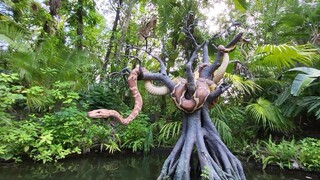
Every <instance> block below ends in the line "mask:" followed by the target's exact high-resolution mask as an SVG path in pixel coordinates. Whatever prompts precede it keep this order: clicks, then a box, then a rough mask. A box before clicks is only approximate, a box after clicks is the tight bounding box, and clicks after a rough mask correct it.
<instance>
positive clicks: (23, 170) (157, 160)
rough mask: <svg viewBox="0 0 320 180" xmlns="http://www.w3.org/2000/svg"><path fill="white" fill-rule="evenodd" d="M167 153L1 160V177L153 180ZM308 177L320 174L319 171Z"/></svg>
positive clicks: (250, 173)
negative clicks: (49, 161)
mask: <svg viewBox="0 0 320 180" xmlns="http://www.w3.org/2000/svg"><path fill="white" fill-rule="evenodd" d="M167 156H168V153H164V154H163V153H161V154H159V153H157V154H151V155H147V156H143V155H127V154H126V155H117V156H106V155H102V154H90V155H85V156H80V157H77V158H70V159H67V160H63V161H60V162H59V163H52V164H39V163H34V162H23V163H21V164H1V165H0V179H1V180H12V179H24V180H25V179H26V180H28V179H32V180H33V179H64V180H65V179H66V180H68V179H70V180H71V179H72V180H73V179H85V180H100V179H101V180H102V179H103V180H105V179H107V180H149V179H150V180H152V179H156V178H157V177H158V174H159V172H160V170H161V167H162V164H163V162H164V161H165V159H166V157H167ZM245 172H246V176H247V179H248V180H280V179H291V180H299V179H307V178H306V175H305V174H299V173H297V172H294V173H288V172H286V173H284V172H282V171H279V170H273V171H266V172H263V171H261V170H260V169H257V168H256V167H255V166H254V165H252V164H245ZM308 177H311V178H312V179H316V178H319V176H318V177H315V175H313V176H312V175H310V176H308Z"/></svg>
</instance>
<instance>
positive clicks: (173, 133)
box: [160, 121, 182, 139]
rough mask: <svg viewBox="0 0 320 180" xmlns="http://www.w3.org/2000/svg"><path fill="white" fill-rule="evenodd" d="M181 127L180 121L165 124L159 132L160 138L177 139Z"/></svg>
mask: <svg viewBox="0 0 320 180" xmlns="http://www.w3.org/2000/svg"><path fill="white" fill-rule="evenodd" d="M181 126H182V122H181V121H176V122H170V123H167V124H165V125H164V126H163V127H162V128H161V130H160V138H163V139H169V138H172V137H177V136H178V135H179V134H180V133H181Z"/></svg>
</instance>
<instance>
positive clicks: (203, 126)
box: [158, 106, 246, 180]
mask: <svg viewBox="0 0 320 180" xmlns="http://www.w3.org/2000/svg"><path fill="white" fill-rule="evenodd" d="M194 147H195V149H196V152H197V155H198V159H199V163H200V168H201V172H202V174H204V175H205V176H206V177H207V178H209V179H217V180H220V179H221V180H224V179H237V180H238V179H241V180H242V179H246V178H245V175H244V172H243V168H242V165H241V163H240V161H239V160H238V159H237V158H236V157H235V156H234V155H233V154H232V153H231V152H230V151H229V149H228V148H227V147H226V145H225V144H224V143H223V142H222V140H221V139H220V136H219V134H218V132H217V130H216V128H215V127H214V125H213V123H212V122H211V120H210V117H209V113H208V108H207V106H205V107H203V108H202V109H200V110H198V111H196V112H194V113H192V114H185V116H184V118H183V127H182V134H181V136H180V138H179V140H178V142H177V143H176V145H175V147H174V148H173V150H172V152H171V154H170V155H169V157H168V158H167V159H166V161H165V162H164V164H163V167H162V170H161V173H160V176H159V177H158V180H160V179H176V180H189V179H191V177H190V172H191V171H190V167H191V164H190V163H191V162H190V159H191V155H192V152H193V150H194ZM199 177H200V174H199Z"/></svg>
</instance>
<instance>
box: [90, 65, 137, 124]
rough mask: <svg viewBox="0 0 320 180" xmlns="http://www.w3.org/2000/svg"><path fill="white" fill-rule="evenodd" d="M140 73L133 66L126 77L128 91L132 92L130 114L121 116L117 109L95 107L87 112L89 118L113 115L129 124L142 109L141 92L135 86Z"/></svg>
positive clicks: (123, 122)
mask: <svg viewBox="0 0 320 180" xmlns="http://www.w3.org/2000/svg"><path fill="white" fill-rule="evenodd" d="M139 74H140V71H139V68H138V67H137V68H135V69H134V70H132V71H131V73H130V75H129V77H128V80H127V82H128V85H129V87H130V91H131V93H132V96H133V98H134V107H133V110H132V112H131V114H130V115H129V116H128V117H127V118H123V117H122V116H121V115H120V114H119V113H118V112H117V111H115V110H108V109H97V110H93V111H90V112H88V117H91V118H108V117H114V118H115V119H117V120H118V121H119V122H120V123H121V124H129V123H130V122H131V121H132V120H133V119H134V118H136V117H137V116H138V114H139V112H140V111H141V109H142V104H143V102H142V98H141V94H140V93H139V91H138V88H137V79H138V76H139Z"/></svg>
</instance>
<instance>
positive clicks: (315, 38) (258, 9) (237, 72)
mask: <svg viewBox="0 0 320 180" xmlns="http://www.w3.org/2000/svg"><path fill="white" fill-rule="evenodd" d="M224 2H225V4H226V7H227V9H228V11H226V12H223V13H221V14H218V15H216V16H215V17H208V16H207V14H205V10H211V11H212V9H210V8H212V7H216V5H217V3H216V1H200V0H188V1H185V3H181V1H178V0H159V1H157V0H151V1H138V0H136V1H127V0H114V1H108V2H98V1H94V0H88V1H82V0H74V1H70V0H68V1H56V0H47V1H44V2H41V3H40V2H39V1H34V0H32V1H30V0H20V1H14V0H12V1H11V0H4V1H1V2H0V125H1V126H0V158H1V159H2V160H15V161H20V160H21V159H22V158H23V157H29V158H32V159H34V160H36V161H42V162H44V163H45V162H50V161H57V160H59V159H63V158H65V157H67V156H68V155H72V154H77V153H80V154H83V153H87V152H90V151H106V152H108V153H115V152H117V151H122V150H126V149H129V150H131V151H133V152H136V151H145V152H148V151H150V150H152V148H154V147H170V146H172V145H174V144H175V142H176V141H177V138H178V137H179V135H180V133H181V124H182V122H181V121H180V119H181V117H182V112H180V111H179V110H177V108H176V107H175V105H174V103H173V102H172V101H171V99H170V98H169V97H155V96H152V95H149V94H148V93H147V92H146V90H145V89H144V88H143V84H142V83H141V84H140V83H139V90H140V93H141V94H142V97H143V100H144V107H143V111H142V113H141V114H140V115H139V116H138V118H137V119H135V120H134V121H133V122H132V123H131V124H129V125H128V126H126V127H123V126H121V125H118V123H116V122H114V121H113V120H112V119H110V118H109V119H107V120H95V119H89V118H87V117H86V112H87V111H89V110H92V109H98V108H107V109H115V110H117V111H119V112H122V113H123V115H127V114H130V112H131V107H132V105H133V101H132V98H131V96H130V91H129V90H128V88H127V84H126V81H125V77H126V76H125V74H117V73H114V72H120V71H121V70H122V69H123V68H126V67H128V68H129V69H132V68H133V67H134V66H135V65H136V64H137V61H135V60H134V58H132V57H133V56H137V57H139V58H140V59H143V61H142V64H143V66H145V67H147V68H148V69H150V70H152V71H158V70H159V65H158V63H157V62H155V61H154V60H153V59H152V57H151V56H150V54H155V55H157V56H159V57H161V58H162V59H165V63H166V65H167V66H166V67H167V69H166V71H167V72H168V73H169V74H170V75H171V76H175V77H177V76H179V75H183V74H182V73H183V72H184V71H183V69H184V67H181V66H182V65H183V64H184V62H183V59H188V57H190V55H191V52H192V51H191V50H192V48H193V47H192V43H190V42H191V41H190V39H188V38H187V37H186V36H185V34H184V33H183V32H182V31H181V27H182V26H183V22H184V18H185V17H186V15H187V13H190V12H192V14H193V15H194V16H193V17H192V18H194V19H193V20H195V22H196V25H197V26H196V27H194V28H193V29H192V31H193V33H194V36H195V37H196V38H197V40H199V41H201V40H203V39H206V38H208V37H209V36H210V35H212V34H217V36H219V38H217V39H216V40H215V42H213V43H214V44H215V45H219V44H220V43H221V44H223V43H225V42H228V40H230V37H232V36H233V35H235V34H236V31H242V32H244V33H245V36H246V38H248V39H250V43H249V45H245V46H239V47H237V49H236V50H235V51H234V52H232V53H230V59H231V63H230V65H229V68H228V73H227V75H226V76H225V81H226V82H228V83H230V84H231V86H230V88H229V89H228V91H227V92H226V93H225V94H224V95H223V97H221V98H220V99H219V104H218V105H216V106H214V107H213V108H212V109H211V110H210V115H211V119H212V121H213V123H214V124H215V126H216V128H217V130H218V131H219V133H220V136H221V138H222V139H223V140H224V142H225V143H226V144H227V145H228V147H230V149H231V150H233V151H234V152H236V153H238V154H239V155H246V156H249V155H251V156H252V157H253V158H254V159H256V160H258V161H259V162H261V163H262V165H263V167H265V166H267V165H269V164H277V165H279V166H280V167H287V168H295V167H299V168H303V169H307V170H320V165H319V162H320V160H319V158H317V157H316V156H315V155H317V154H319V152H318V149H319V138H320V135H319V134H317V133H316V132H319V127H320V125H319V124H320V88H319V87H320V73H319V72H320V56H319V45H320V24H319V19H320V4H319V2H317V1H314V0H306V1H298V0H289V1H284V0H263V1H253V2H252V3H250V4H248V3H246V1H243V0H226V1H224ZM101 3H102V4H101ZM102 7H104V8H102ZM106 17H107V18H106ZM212 18H213V19H212ZM208 22H210V23H212V24H216V27H218V28H219V30H216V31H215V32H211V31H212V30H211V28H212V27H211V26H209V25H208ZM235 22H237V23H240V24H241V26H235V27H234V28H230V29H228V27H229V24H231V23H235ZM142 35H143V36H142ZM146 37H147V38H146ZM146 39H147V40H146ZM146 44H147V45H148V47H149V48H150V53H149V52H144V51H141V50H140V48H141V47H145V46H146ZM209 56H210V59H211V61H213V60H214V58H215V57H214V51H213V48H212V47H209ZM156 83H157V82H156ZM239 127H241V128H239ZM269 137H272V138H269ZM279 138H280V139H282V138H285V139H286V140H282V141H280V142H276V141H275V139H279ZM280 152H281V153H280ZM293 164H298V166H295V165H293ZM205 175H206V173H205V172H203V176H204V177H205Z"/></svg>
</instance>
